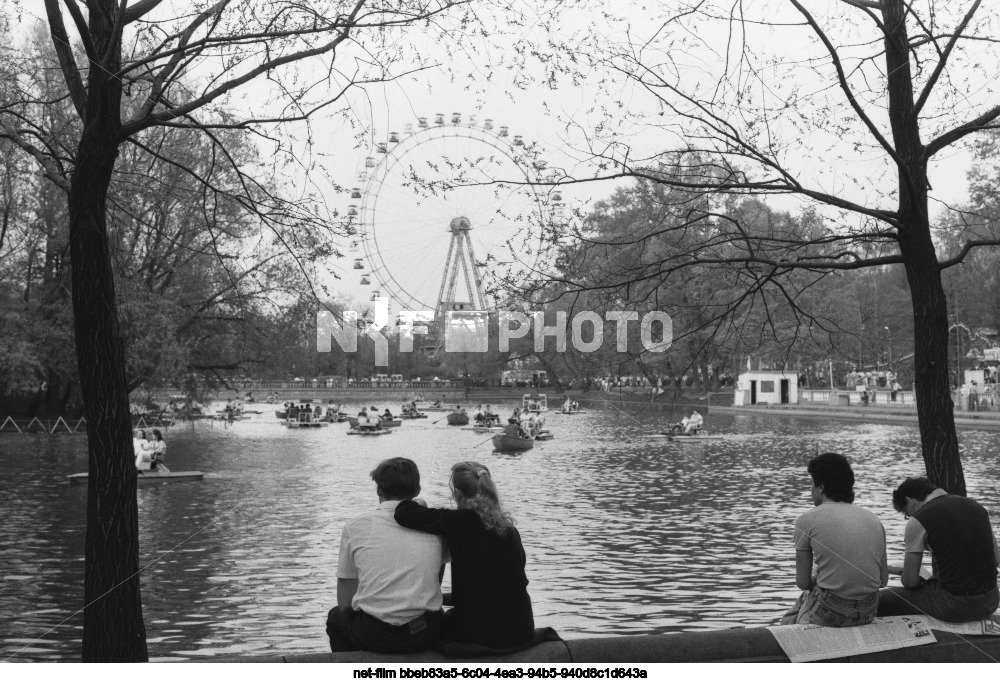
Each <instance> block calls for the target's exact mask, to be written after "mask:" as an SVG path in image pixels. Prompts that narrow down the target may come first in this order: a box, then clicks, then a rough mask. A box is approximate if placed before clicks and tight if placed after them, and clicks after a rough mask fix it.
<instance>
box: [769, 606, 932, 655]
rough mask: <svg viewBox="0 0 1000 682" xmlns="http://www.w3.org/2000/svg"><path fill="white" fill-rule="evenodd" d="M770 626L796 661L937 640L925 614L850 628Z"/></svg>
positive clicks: (881, 649) (882, 620)
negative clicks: (925, 618)
mask: <svg viewBox="0 0 1000 682" xmlns="http://www.w3.org/2000/svg"><path fill="white" fill-rule="evenodd" d="M767 629H768V630H770V631H771V634H772V635H774V638H775V639H776V640H777V641H778V645H779V646H781V650H782V651H784V652H785V655H786V656H788V660H790V661H791V662H792V663H805V662H807V661H823V660H826V659H830V658H841V657H844V656H857V655H859V654H870V653H874V652H876V651H889V650H891V649H903V648H906V647H911V646H921V645H923V644H932V643H934V642H936V641H937V639H936V638H935V637H934V633H932V632H931V630H930V628H929V627H928V626H927V623H926V622H925V620H924V617H923V616H892V617H890V618H876V619H875V622H874V623H872V624H871V625H859V626H857V627H850V628H828V627H824V626H822V625H772V626H771V627H769V628H767Z"/></svg>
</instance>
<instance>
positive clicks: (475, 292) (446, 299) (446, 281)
mask: <svg viewBox="0 0 1000 682" xmlns="http://www.w3.org/2000/svg"><path fill="white" fill-rule="evenodd" d="M471 229H472V227H471V225H470V224H469V220H468V219H467V218H465V217H457V218H453V219H452V221H451V227H450V231H451V243H450V244H449V245H448V258H447V260H446V261H445V268H444V276H443V277H442V278H441V289H440V291H439V293H438V302H437V306H436V309H435V311H434V319H435V320H438V321H443V320H444V317H445V313H447V310H446V309H445V306H446V305H448V304H452V303H454V301H455V287H456V286H457V285H458V266H459V263H461V265H462V274H464V275H465V287H466V290H467V291H468V294H469V303H470V304H471V305H472V307H473V308H474V309H476V310H485V309H486V297H485V296H484V295H483V279H482V277H481V276H480V275H479V268H477V267H476V254H475V252H474V251H473V250H472V240H471V239H470V238H469V231H470V230H471ZM463 245H464V247H463ZM456 246H457V249H456ZM463 248H464V249H465V250H468V254H469V257H468V258H467V259H466V258H464V257H463V253H462V252H463ZM453 254H454V256H455V258H454V259H452V255H453ZM470 267H471V269H472V276H470V275H469V269H470ZM445 294H447V295H445Z"/></svg>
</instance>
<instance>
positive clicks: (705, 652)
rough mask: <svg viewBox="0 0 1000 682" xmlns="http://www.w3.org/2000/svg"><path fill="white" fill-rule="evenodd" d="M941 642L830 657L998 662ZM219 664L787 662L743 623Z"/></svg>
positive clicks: (996, 643)
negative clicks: (501, 650)
mask: <svg viewBox="0 0 1000 682" xmlns="http://www.w3.org/2000/svg"><path fill="white" fill-rule="evenodd" d="M934 635H935V636H936V637H937V640H938V641H937V642H936V643H934V644H925V645H923V646H917V647H908V648H905V649H893V650H891V651H882V652H878V653H874V654H865V655H863V656H849V657H845V658H838V659H831V660H832V661H836V662H847V663H996V662H998V661H1000V637H966V638H962V637H960V636H958V635H955V634H953V633H950V632H939V631H937V630H935V631H934ZM211 661H212V662H218V663H394V664H405V663H432V664H442V665H454V664H459V663H463V664H485V663H522V664H554V663H561V664H574V663H787V662H788V658H787V657H786V656H785V654H784V652H782V650H781V647H780V646H778V642H777V641H775V639H774V637H773V636H772V635H771V633H770V632H769V631H768V630H767V629H765V628H745V629H744V628H738V629H732V630H711V631H707V632H678V633H674V634H669V635H647V636H628V637H600V638H588V639H570V640H566V642H546V643H544V644H540V645H538V646H536V647H534V648H532V649H528V650H527V651H522V652H520V653H516V654H510V655H507V656H496V657H485V658H445V657H444V656H442V655H440V654H438V653H435V652H431V651H425V652H422V653H419V654H410V655H389V654H377V653H373V652H369V651H353V652H348V653H339V654H333V653H314V654H288V655H283V656H281V655H279V656H246V657H239V658H214V659H211Z"/></svg>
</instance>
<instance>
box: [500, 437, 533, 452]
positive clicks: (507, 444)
mask: <svg viewBox="0 0 1000 682" xmlns="http://www.w3.org/2000/svg"><path fill="white" fill-rule="evenodd" d="M533 447H535V439H534V438H518V437H517V436H508V435H507V434H505V433H498V434H497V435H495V436H493V448H494V449H495V450H498V451H500V452H524V451H525V450H530V449H531V448H533Z"/></svg>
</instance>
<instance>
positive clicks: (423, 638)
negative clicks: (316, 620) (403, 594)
mask: <svg viewBox="0 0 1000 682" xmlns="http://www.w3.org/2000/svg"><path fill="white" fill-rule="evenodd" d="M326 634H327V635H328V636H329V637H330V651H333V652H338V651H358V650H364V651H377V652H379V653H383V654H412V653H416V652H417V651H425V650H427V649H430V648H431V647H432V646H434V645H435V644H436V643H437V641H438V640H439V639H440V638H441V612H440V611H433V612H432V611H428V612H427V613H425V614H423V615H422V616H418V617H417V618H414V619H413V620H411V621H410V622H409V623H404V624H403V625H390V624H389V623H385V622H383V621H381V620H379V619H378V618H376V617H374V616H369V615H368V614H367V613H365V612H364V611H351V612H350V613H347V612H344V611H342V610H341V609H340V608H339V607H336V606H335V607H333V608H332V609H330V613H329V614H328V615H327V618H326Z"/></svg>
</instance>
